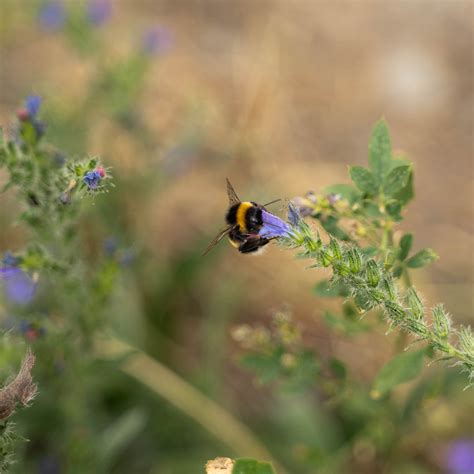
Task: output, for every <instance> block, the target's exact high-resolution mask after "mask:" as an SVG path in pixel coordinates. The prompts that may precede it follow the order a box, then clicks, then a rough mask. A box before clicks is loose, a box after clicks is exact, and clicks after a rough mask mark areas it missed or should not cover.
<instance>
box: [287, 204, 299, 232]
mask: <svg viewBox="0 0 474 474" xmlns="http://www.w3.org/2000/svg"><path fill="white" fill-rule="evenodd" d="M288 221H289V222H290V224H291V225H293V226H295V227H296V226H298V225H299V223H300V222H301V214H300V210H299V209H298V208H297V207H296V206H295V205H294V204H293V203H292V202H290V203H289V204H288Z"/></svg>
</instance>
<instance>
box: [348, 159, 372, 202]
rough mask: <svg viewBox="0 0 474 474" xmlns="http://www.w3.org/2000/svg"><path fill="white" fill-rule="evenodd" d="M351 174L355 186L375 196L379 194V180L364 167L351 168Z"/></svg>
mask: <svg viewBox="0 0 474 474" xmlns="http://www.w3.org/2000/svg"><path fill="white" fill-rule="evenodd" d="M349 173H350V176H351V179H352V181H354V184H355V185H356V186H357V187H358V188H359V189H360V190H361V191H362V192H363V193H367V194H370V195H371V196H374V195H376V194H377V193H378V185H377V180H376V179H375V177H374V175H373V174H372V173H371V172H370V171H369V170H368V169H366V168H363V167H362V166H351V167H350V168H349Z"/></svg>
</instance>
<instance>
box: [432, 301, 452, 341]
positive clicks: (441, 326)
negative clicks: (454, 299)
mask: <svg viewBox="0 0 474 474" xmlns="http://www.w3.org/2000/svg"><path fill="white" fill-rule="evenodd" d="M431 313H432V314H433V328H434V331H435V333H436V335H437V336H439V337H441V338H443V339H446V338H447V337H448V335H449V331H450V330H451V321H450V319H449V315H448V313H446V311H445V310H444V308H443V305H442V304H439V305H437V306H435V307H434V308H433V309H432V310H431Z"/></svg>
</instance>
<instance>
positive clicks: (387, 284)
mask: <svg viewBox="0 0 474 474" xmlns="http://www.w3.org/2000/svg"><path fill="white" fill-rule="evenodd" d="M383 287H384V290H385V291H386V292H387V295H388V297H389V298H390V299H391V300H396V299H397V289H396V287H395V283H394V282H393V278H392V277H391V276H390V275H387V276H385V278H384V279H383Z"/></svg>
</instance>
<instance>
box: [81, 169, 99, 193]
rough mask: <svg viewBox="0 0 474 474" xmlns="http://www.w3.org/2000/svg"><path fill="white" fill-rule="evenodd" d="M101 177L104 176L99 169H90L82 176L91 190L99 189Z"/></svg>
mask: <svg viewBox="0 0 474 474" xmlns="http://www.w3.org/2000/svg"><path fill="white" fill-rule="evenodd" d="M101 179H102V177H101V175H100V173H99V171H97V170H93V171H88V172H87V173H86V174H85V175H84V177H83V178H82V180H83V181H84V183H86V184H87V187H88V188H89V190H95V189H97V188H98V186H99V184H100V181H101Z"/></svg>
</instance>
